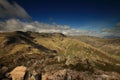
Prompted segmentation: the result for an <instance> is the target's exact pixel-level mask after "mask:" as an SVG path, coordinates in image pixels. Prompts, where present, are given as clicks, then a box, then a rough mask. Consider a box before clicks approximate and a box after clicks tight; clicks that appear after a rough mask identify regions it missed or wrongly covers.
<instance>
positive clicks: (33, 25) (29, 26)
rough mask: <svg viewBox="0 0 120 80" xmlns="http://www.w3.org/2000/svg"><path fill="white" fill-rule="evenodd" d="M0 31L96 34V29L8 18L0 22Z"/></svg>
mask: <svg viewBox="0 0 120 80" xmlns="http://www.w3.org/2000/svg"><path fill="white" fill-rule="evenodd" d="M0 31H1V32H3V31H7V32H8V31H34V32H47V33H52V32H60V33H63V34H66V35H91V36H97V34H96V33H97V32H96V31H89V30H81V29H75V28H71V26H68V25H59V24H55V23H54V24H51V25H49V24H46V23H41V22H37V21H33V22H23V21H20V20H19V19H9V20H6V21H1V22H0Z"/></svg>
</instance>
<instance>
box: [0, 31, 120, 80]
mask: <svg viewBox="0 0 120 80" xmlns="http://www.w3.org/2000/svg"><path fill="white" fill-rule="evenodd" d="M16 34H17V35H16ZM30 34H31V35H30ZM11 35H12V38H11V37H10V36H11ZM11 35H8V34H6V33H4V34H3V33H2V35H0V47H1V49H0V51H1V53H0V54H1V56H0V80H120V64H119V63H120V61H119V60H117V59H116V58H115V56H111V55H109V54H108V53H104V52H102V51H100V50H98V49H96V48H94V47H92V46H89V45H87V44H85V43H83V42H80V41H77V40H74V39H69V38H67V37H66V36H65V35H63V34H60V33H59V34H58V33H55V34H45V33H42V34H39V33H32V32H14V34H13V33H11ZM8 36H9V37H8ZM13 36H14V37H13ZM45 40H48V41H47V42H45ZM74 41H76V42H74ZM51 44H53V45H51ZM68 44H69V45H68ZM2 49H3V50H6V53H5V52H4V51H2Z"/></svg>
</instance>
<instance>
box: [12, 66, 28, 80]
mask: <svg viewBox="0 0 120 80" xmlns="http://www.w3.org/2000/svg"><path fill="white" fill-rule="evenodd" d="M26 70H27V68H26V67H25V66H18V67H16V68H15V69H13V70H12V71H11V72H10V76H11V78H12V80H24V76H25V74H26Z"/></svg>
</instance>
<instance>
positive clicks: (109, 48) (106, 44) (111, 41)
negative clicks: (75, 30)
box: [72, 36, 120, 58]
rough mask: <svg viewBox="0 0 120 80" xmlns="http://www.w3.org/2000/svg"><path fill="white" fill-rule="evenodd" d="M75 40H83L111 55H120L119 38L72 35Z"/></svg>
mask: <svg viewBox="0 0 120 80" xmlns="http://www.w3.org/2000/svg"><path fill="white" fill-rule="evenodd" d="M72 38H75V39H77V40H80V41H82V42H85V43H87V44H89V45H91V46H93V47H96V48H98V49H100V50H102V51H104V52H107V53H110V54H111V55H118V58H119V55H120V38H99V37H92V36H76V37H75V36H73V37H72Z"/></svg>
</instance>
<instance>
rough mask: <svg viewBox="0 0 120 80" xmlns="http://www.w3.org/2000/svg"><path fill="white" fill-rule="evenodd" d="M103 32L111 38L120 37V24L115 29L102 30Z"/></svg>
mask: <svg viewBox="0 0 120 80" xmlns="http://www.w3.org/2000/svg"><path fill="white" fill-rule="evenodd" d="M102 32H103V33H106V34H108V35H109V36H119V37H120V22H118V23H116V24H115V26H114V27H113V28H104V29H102Z"/></svg>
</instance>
